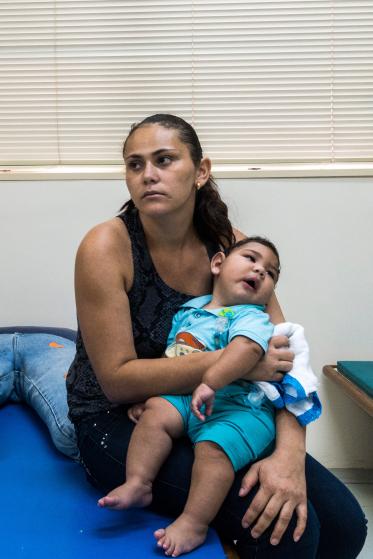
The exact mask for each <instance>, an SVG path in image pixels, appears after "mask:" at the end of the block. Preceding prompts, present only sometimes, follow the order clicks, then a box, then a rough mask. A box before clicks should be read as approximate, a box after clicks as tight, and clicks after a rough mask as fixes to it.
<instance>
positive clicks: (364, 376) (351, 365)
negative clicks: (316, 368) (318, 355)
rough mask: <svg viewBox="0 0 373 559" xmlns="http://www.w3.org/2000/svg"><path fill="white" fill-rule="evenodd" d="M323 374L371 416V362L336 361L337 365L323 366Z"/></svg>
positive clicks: (372, 405) (372, 369)
mask: <svg viewBox="0 0 373 559" xmlns="http://www.w3.org/2000/svg"><path fill="white" fill-rule="evenodd" d="M323 372H324V374H325V375H326V376H327V377H328V378H330V380H332V381H333V382H335V383H336V384H338V386H340V388H342V390H343V391H344V392H345V393H346V394H347V395H348V396H349V397H350V398H352V400H354V402H356V403H357V405H358V406H360V408H362V409H363V410H364V411H365V412H366V413H368V414H369V415H370V416H373V361H337V365H325V367H324V368H323Z"/></svg>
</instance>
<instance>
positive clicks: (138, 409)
mask: <svg viewBox="0 0 373 559" xmlns="http://www.w3.org/2000/svg"><path fill="white" fill-rule="evenodd" d="M144 410H145V402H139V403H138V404H134V405H133V406H131V407H130V408H128V410H127V415H128V417H129V418H130V420H131V421H133V422H134V423H137V422H138V420H139V419H140V417H141V416H142V414H143V411H144Z"/></svg>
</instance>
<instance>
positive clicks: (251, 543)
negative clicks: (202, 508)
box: [216, 498, 320, 559]
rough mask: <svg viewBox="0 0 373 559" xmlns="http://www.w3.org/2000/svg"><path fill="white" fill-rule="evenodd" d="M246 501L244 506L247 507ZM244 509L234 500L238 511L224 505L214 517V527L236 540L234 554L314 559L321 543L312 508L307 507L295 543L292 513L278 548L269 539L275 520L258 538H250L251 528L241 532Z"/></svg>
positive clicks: (257, 558) (243, 557) (245, 557)
mask: <svg viewBox="0 0 373 559" xmlns="http://www.w3.org/2000/svg"><path fill="white" fill-rule="evenodd" d="M249 504H250V503H249V502H246V505H245V507H248V506H249ZM245 511H246V509H243V508H242V503H241V501H240V500H239V498H238V499H237V509H236V510H232V503H230V506H229V511H228V510H226V504H225V505H224V506H223V508H222V510H221V512H220V513H219V515H218V517H217V522H216V528H217V529H218V531H219V532H220V533H221V534H222V535H223V536H224V538H225V539H228V540H237V545H236V547H237V552H238V555H239V557H240V558H241V559H249V558H250V559H251V558H254V557H255V559H269V558H270V559H284V558H286V559H298V558H299V557H302V559H315V558H316V557H318V555H317V553H318V548H319V541H320V522H319V519H318V517H317V514H316V512H315V510H314V508H313V506H312V504H310V503H309V504H308V518H307V524H306V528H305V531H304V533H303V536H302V537H301V539H300V540H299V541H298V542H294V539H293V535H294V530H295V527H296V524H297V516H296V513H294V514H293V516H292V518H291V520H290V522H289V525H288V527H287V529H286V530H285V532H284V534H283V536H282V538H281V541H280V542H279V544H278V545H276V546H273V545H271V543H270V538H271V535H272V532H273V530H274V527H275V524H276V519H275V520H274V521H273V522H272V524H271V525H270V526H269V527H268V528H267V530H265V532H264V533H263V534H262V535H261V536H260V537H259V538H253V537H252V536H251V528H252V527H250V528H249V529H244V528H243V527H242V525H241V520H242V516H243V514H244V512H245Z"/></svg>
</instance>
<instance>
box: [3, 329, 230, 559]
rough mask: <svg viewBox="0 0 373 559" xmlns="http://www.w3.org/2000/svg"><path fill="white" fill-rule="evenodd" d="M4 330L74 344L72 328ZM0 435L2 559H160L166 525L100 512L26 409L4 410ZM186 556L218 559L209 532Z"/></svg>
mask: <svg viewBox="0 0 373 559" xmlns="http://www.w3.org/2000/svg"><path fill="white" fill-rule="evenodd" d="M5 332H6V333H10V332H20V333H27V332H32V333H34V332H46V333H52V334H57V332H58V335H62V336H64V337H66V338H69V339H73V340H74V339H75V332H74V331H73V330H68V329H65V330H64V331H63V330H62V329H60V328H58V329H57V328H51V329H49V328H40V327H13V328H0V334H2V333H5ZM0 367H1V356H0ZM0 432H1V436H0V438H1V446H0V479H1V501H2V503H1V530H0V531H1V534H2V538H1V556H2V557H4V558H10V557H11V558H12V559H25V558H27V559H50V558H53V559H74V558H79V559H88V558H89V559H91V558H92V557H100V556H101V557H104V556H105V557H128V558H129V557H136V559H148V558H149V559H151V558H154V559H160V558H161V557H165V555H164V553H163V552H162V551H161V550H159V549H158V548H157V547H156V545H155V540H154V538H153V535H152V534H153V531H154V530H156V529H157V528H159V527H161V526H165V525H167V524H168V523H169V521H170V519H167V518H164V517H162V516H159V515H157V514H155V513H153V512H150V511H149V510H140V509H134V510H131V511H110V510H105V509H100V508H98V507H97V504H96V503H97V498H98V497H99V496H101V494H99V493H98V491H97V490H96V489H94V488H93V487H92V486H91V485H90V484H89V483H88V482H87V481H86V479H85V474H84V470H83V468H82V467H81V466H79V464H77V463H76V462H74V461H73V460H70V459H68V458H66V457H65V456H63V455H62V454H61V453H59V452H58V451H57V450H55V448H54V446H53V444H52V442H51V441H50V438H49V434H48V431H47V429H46V427H45V425H44V424H43V423H42V422H41V420H40V419H39V417H38V416H37V415H36V413H34V412H33V410H32V409H30V408H28V407H26V406H24V405H22V404H6V405H4V406H2V407H1V408H0ZM189 557H190V558H191V559H198V558H199V559H203V558H205V557H213V558H214V559H224V557H225V555H224V551H223V548H222V545H221V542H220V540H219V538H218V536H217V534H216V532H215V531H214V530H212V529H210V530H209V533H208V537H207V541H206V543H205V544H204V545H203V546H202V547H200V548H198V549H196V550H195V551H193V552H192V553H189V554H188V558H189Z"/></svg>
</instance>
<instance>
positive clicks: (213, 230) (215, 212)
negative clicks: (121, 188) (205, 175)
mask: <svg viewBox="0 0 373 559" xmlns="http://www.w3.org/2000/svg"><path fill="white" fill-rule="evenodd" d="M150 124H158V125H159V126H163V127H164V128H171V129H174V130H177V132H178V135H179V139H180V141H181V142H183V144H185V145H186V146H187V147H188V149H189V153H190V157H191V159H192V161H193V163H194V165H195V167H197V166H198V165H199V164H200V162H201V160H202V157H203V152H202V147H201V144H200V141H199V139H198V136H197V133H196V131H195V130H194V128H193V126H191V125H190V124H189V123H188V122H186V121H185V120H183V119H182V118H180V117H178V116H175V115H170V114H156V115H152V116H148V117H146V118H144V120H142V121H141V122H139V123H137V124H133V125H132V127H131V130H130V132H129V134H128V136H127V138H126V140H125V142H124V144H123V156H124V154H125V150H126V146H127V142H128V139H129V138H130V137H131V136H132V134H133V133H134V132H136V130H138V129H139V128H141V127H143V126H147V125H150ZM134 207H135V205H134V203H133V202H132V200H128V202H126V203H125V204H124V205H123V206H122V207H121V211H122V210H124V211H131V210H133V209H134ZM193 225H194V227H195V229H196V232H197V235H198V236H199V238H200V239H201V240H202V241H204V242H208V243H212V244H213V245H215V246H220V247H223V248H228V247H230V246H231V245H232V244H233V243H234V242H235V240H236V239H235V236H234V233H233V229H232V224H231V222H230V220H229V218H228V209H227V206H226V204H225V203H224V202H223V200H222V199H221V197H220V194H219V190H218V186H217V184H216V183H215V181H214V179H213V178H212V177H211V176H210V177H209V179H208V181H207V182H206V184H205V185H204V186H203V187H201V188H200V189H199V190H197V191H196V201H195V208H194V214H193Z"/></svg>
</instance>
